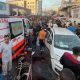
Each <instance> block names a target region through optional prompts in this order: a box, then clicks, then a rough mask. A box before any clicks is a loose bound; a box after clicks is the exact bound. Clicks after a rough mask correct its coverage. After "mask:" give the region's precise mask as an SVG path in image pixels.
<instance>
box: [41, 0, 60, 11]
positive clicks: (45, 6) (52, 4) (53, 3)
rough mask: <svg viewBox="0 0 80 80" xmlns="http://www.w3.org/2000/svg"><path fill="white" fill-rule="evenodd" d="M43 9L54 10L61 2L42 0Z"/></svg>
mask: <svg viewBox="0 0 80 80" xmlns="http://www.w3.org/2000/svg"><path fill="white" fill-rule="evenodd" d="M42 1H43V10H44V9H55V8H57V7H59V6H60V4H61V0H42Z"/></svg>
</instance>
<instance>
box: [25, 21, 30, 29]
mask: <svg viewBox="0 0 80 80" xmlns="http://www.w3.org/2000/svg"><path fill="white" fill-rule="evenodd" d="M26 26H27V29H29V28H30V23H29V21H27V22H26Z"/></svg>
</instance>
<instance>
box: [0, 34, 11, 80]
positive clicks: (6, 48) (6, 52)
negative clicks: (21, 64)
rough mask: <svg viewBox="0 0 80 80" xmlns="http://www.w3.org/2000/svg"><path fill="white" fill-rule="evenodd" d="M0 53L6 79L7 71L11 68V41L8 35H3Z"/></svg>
mask: <svg viewBox="0 0 80 80" xmlns="http://www.w3.org/2000/svg"><path fill="white" fill-rule="evenodd" d="M0 53H2V71H3V76H4V80H6V79H7V73H9V72H10V71H11V69H12V42H11V41H10V40H9V35H4V42H3V43H2V44H1V45H0Z"/></svg>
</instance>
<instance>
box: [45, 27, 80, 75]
mask: <svg viewBox="0 0 80 80" xmlns="http://www.w3.org/2000/svg"><path fill="white" fill-rule="evenodd" d="M45 44H46V46H47V48H48V49H49V51H50V56H51V66H52V69H53V70H54V71H55V72H56V73H57V74H58V72H59V71H61V70H62V69H63V66H62V65H61V64H60V58H61V57H62V55H63V54H64V52H70V53H71V54H72V48H73V47H75V46H80V39H79V38H78V37H77V36H76V35H75V34H74V33H72V32H71V31H69V30H67V29H66V28H55V27H54V28H52V29H48V30H47V36H46V39H45Z"/></svg>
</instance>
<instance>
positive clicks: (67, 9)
mask: <svg viewBox="0 0 80 80" xmlns="http://www.w3.org/2000/svg"><path fill="white" fill-rule="evenodd" d="M71 2H72V0H62V2H61V6H60V8H59V12H60V15H64V16H66V17H71V7H72V4H71Z"/></svg>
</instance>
